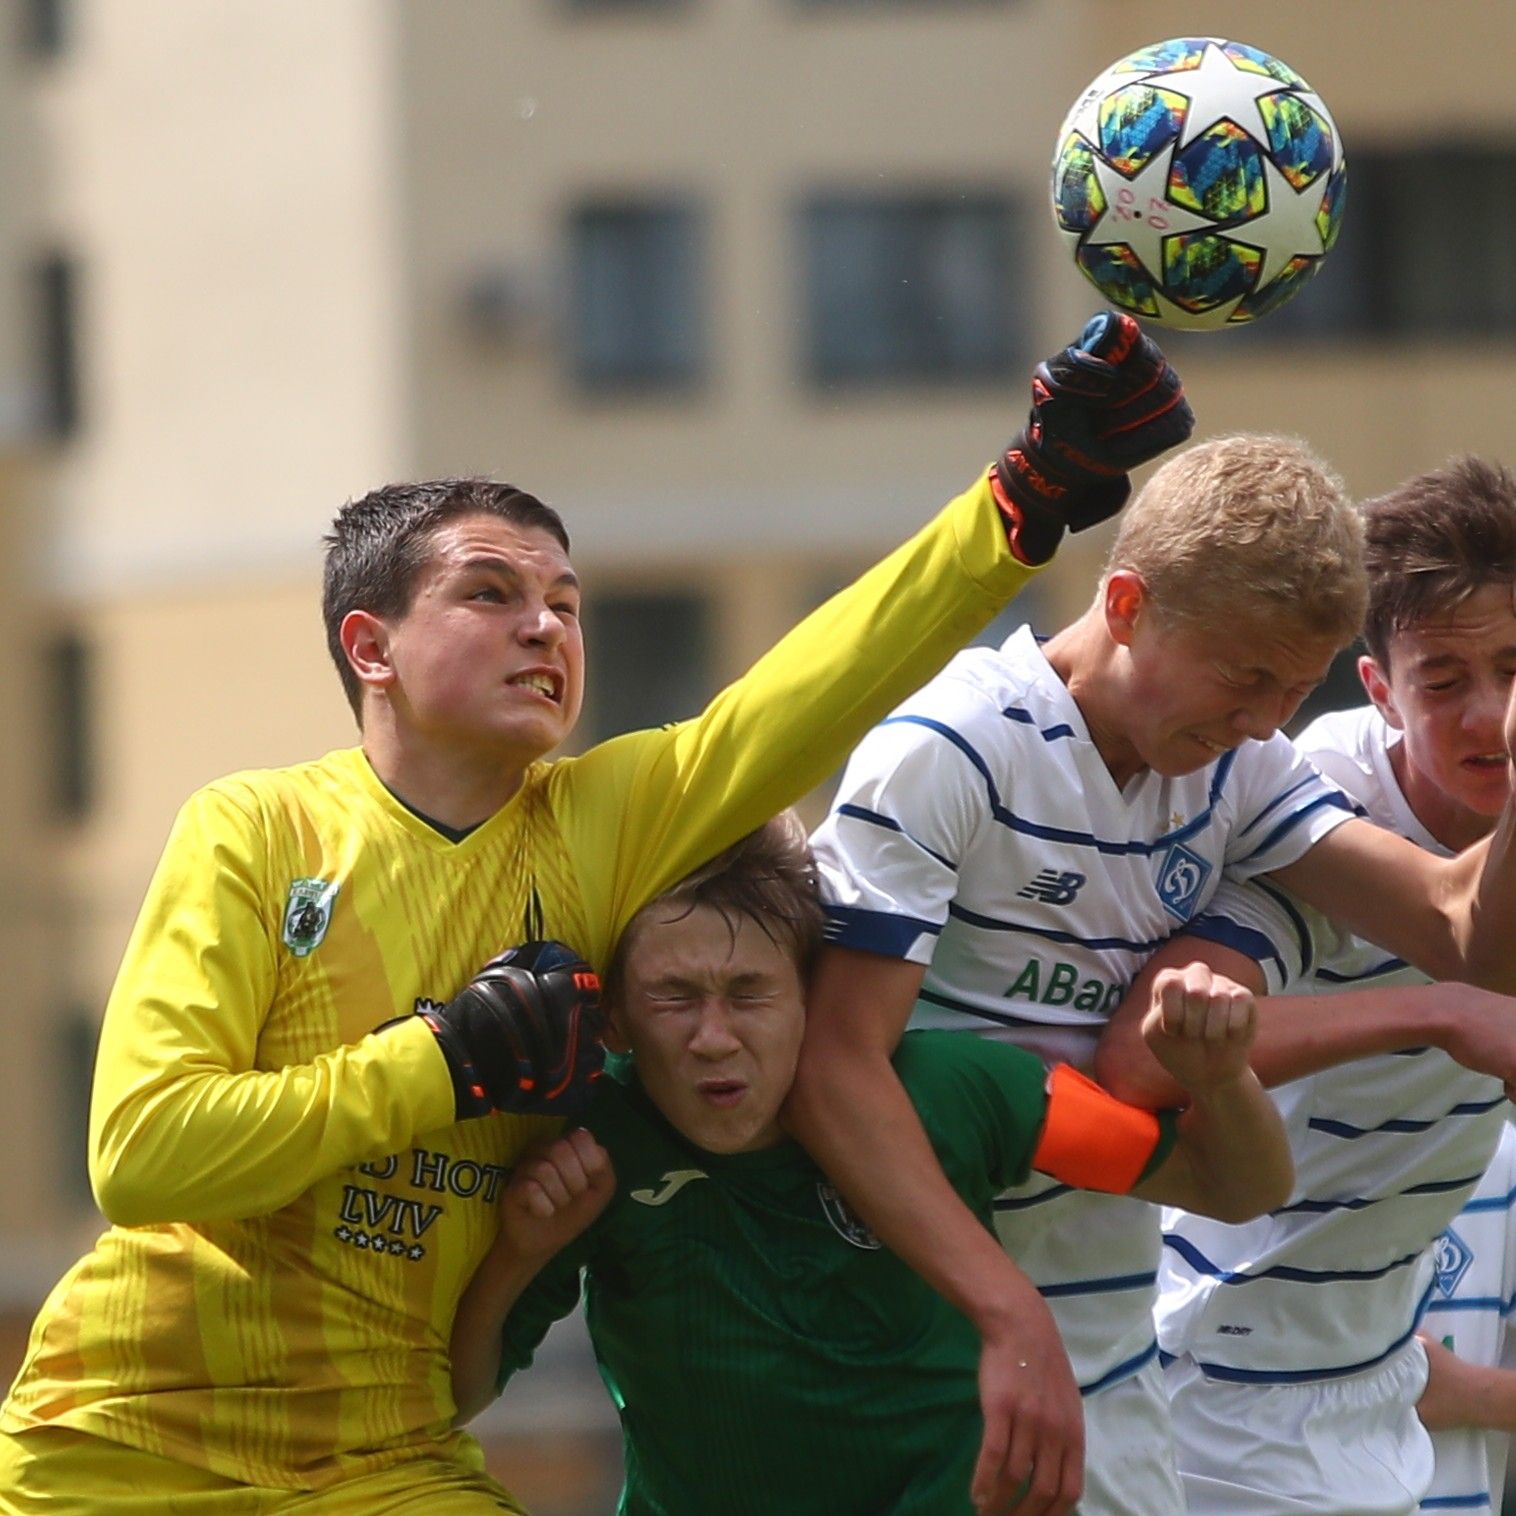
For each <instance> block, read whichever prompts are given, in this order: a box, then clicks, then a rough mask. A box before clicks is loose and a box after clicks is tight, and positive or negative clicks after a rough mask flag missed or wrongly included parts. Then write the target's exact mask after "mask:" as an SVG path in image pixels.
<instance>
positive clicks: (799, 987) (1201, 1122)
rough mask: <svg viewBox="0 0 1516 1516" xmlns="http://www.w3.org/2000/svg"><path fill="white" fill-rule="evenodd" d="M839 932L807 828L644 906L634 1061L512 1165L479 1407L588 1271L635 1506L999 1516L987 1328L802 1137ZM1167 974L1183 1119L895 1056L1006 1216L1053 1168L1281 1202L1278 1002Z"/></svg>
mask: <svg viewBox="0 0 1516 1516" xmlns="http://www.w3.org/2000/svg"><path fill="white" fill-rule="evenodd" d="M821 925H822V916H821V910H820V902H819V899H818V897H817V894H816V882H815V873H814V869H813V867H812V865H811V860H810V855H809V851H808V849H807V848H806V845H805V833H804V829H803V828H802V827H801V826H800V823H799V822H798V820H796V819H795V818H794V817H793V816H781V817H779V818H777V819H776V820H775V821H773V822H770V823H769V824H768V825H767V826H766V827H764V828H762V829H760V830H759V831H758V832H755V833H754V834H753V835H752V836H750V837H748V838H746V839H744V840H743V841H742V842H741V843H739V844H737V845H736V846H735V847H733V848H732V849H730V850H729V851H728V852H727V853H725V854H723V855H721V856H720V857H719V858H717V859H716V860H715V861H714V862H713V863H711V864H708V865H707V866H706V867H705V868H703V869H700V870H698V871H697V872H696V873H695V874H694V875H693V876H692V877H691V878H690V879H688V880H685V881H684V882H682V883H680V884H678V885H676V886H675V887H674V888H673V889H672V890H670V891H669V892H668V893H667V894H665V895H663V896H661V897H660V898H658V899H657V900H655V901H653V902H652V904H650V905H648V906H647V907H645V908H644V909H643V910H642V911H641V912H639V914H638V915H637V916H636V917H634V918H633V920H632V923H631V925H630V926H628V928H627V930H626V932H625V934H624V935H623V937H622V939H621V943H620V945H619V947H618V948H617V953H616V960H615V962H614V964H613V966H612V970H611V973H610V975H609V976H608V980H607V1002H608V1004H609V1006H610V1009H611V1016H612V1025H613V1027H614V1028H615V1030H616V1033H617V1035H618V1036H619V1038H620V1039H621V1041H622V1043H623V1044H624V1045H625V1046H627V1047H629V1048H630V1050H631V1053H632V1066H631V1068H630V1070H628V1071H626V1072H624V1073H623V1074H621V1075H620V1076H619V1077H618V1078H617V1079H615V1080H610V1079H608V1080H605V1081H603V1082H602V1084H601V1085H600V1087H599V1088H598V1089H597V1090H596V1093H595V1098H594V1101H593V1103H592V1105H591V1107H590V1110H589V1112H588V1114H587V1115H586V1117H585V1127H584V1129H583V1130H579V1131H575V1132H572V1133H570V1134H569V1135H568V1136H567V1137H565V1138H562V1139H560V1140H559V1141H558V1142H557V1143H555V1144H553V1146H552V1147H550V1148H549V1149H548V1150H547V1151H546V1152H545V1153H543V1154H541V1155H539V1156H537V1157H536V1158H534V1159H532V1160H529V1161H526V1162H524V1163H523V1164H522V1165H521V1166H520V1167H519V1168H518V1169H517V1171H516V1173H515V1174H513V1175H512V1178H511V1180H510V1183H509V1185H508V1186H507V1188H506V1191H505V1195H504V1199H503V1202H502V1207H501V1218H502V1224H501V1232H500V1236H499V1238H498V1239H497V1241H496V1244H495V1246H494V1248H493V1249H492V1250H491V1252H490V1254H489V1255H488V1257H487V1258H486V1259H485V1262H484V1263H483V1264H482V1265H481V1267H480V1270H479V1272H478V1274H477V1275H476V1276H475V1278H474V1281H473V1282H472V1284H471V1285H470V1286H469V1289H468V1291H467V1293H466V1294H465V1296H464V1300H463V1303H462V1305H461V1306H460V1308H459V1312H458V1319H457V1322H456V1324H455V1326H454V1331H453V1383H454V1387H455V1393H456V1395H457V1399H458V1407H459V1414H460V1416H462V1417H467V1416H470V1415H472V1414H473V1413H474V1412H475V1411H477V1410H478V1409H479V1408H480V1406H482V1405H483V1404H484V1403H485V1402H486V1401H487V1400H488V1399H489V1397H490V1396H491V1394H492V1393H493V1392H494V1389H495V1386H496V1383H497V1381H499V1380H501V1379H502V1378H503V1377H504V1376H508V1375H509V1374H510V1373H511V1372H512V1371H513V1370H515V1369H516V1368H518V1367H520V1366H521V1365H522V1364H524V1363H526V1362H528V1361H529V1360H530V1357H531V1353H532V1350H533V1348H535V1346H536V1344H537V1342H538V1341H539V1340H540V1339H541V1337H542V1335H543V1333H544V1332H545V1330H546V1329H547V1327H548V1325H549V1323H550V1322H552V1321H553V1320H555V1319H557V1318H558V1317H560V1316H563V1315H566V1314H567V1313H568V1311H570V1310H571V1309H572V1308H573V1306H574V1304H575V1302H576V1301H577V1300H578V1298H579V1272H580V1269H581V1267H582V1268H583V1269H584V1271H585V1279H586V1299H587V1305H586V1309H587V1314H588V1320H589V1328H590V1336H591V1339H592V1341H593V1343H594V1347H595V1353H596V1356H597V1358H598V1359H599V1363H600V1369H601V1373H602V1375H603V1377H604V1379H605V1381H606V1384H607V1386H608V1387H609V1388H610V1391H611V1395H612V1398H613V1399H614V1401H615V1403H616V1407H617V1410H618V1412H619V1414H620V1417H621V1423H622V1429H623V1432H624V1437H625V1462H626V1489H625V1493H624V1495H623V1497H622V1501H621V1506H620V1509H621V1511H622V1512H623V1513H624V1516H654V1513H656V1516H707V1513H710V1512H714V1511H720V1512H723V1513H727V1516H770V1513H772V1512H779V1511H782V1512H787V1513H789V1512H793V1513H816V1516H820V1513H823V1512H824V1513H826V1516H884V1513H894V1512H899V1513H905V1512H922V1513H931V1516H955V1513H963V1516H967V1513H968V1512H969V1511H970V1510H971V1509H972V1508H973V1507H972V1503H971V1498H970V1490H969V1486H970V1479H971V1476H972V1474H973V1470H974V1462H975V1457H976V1453H977V1449H978V1446H979V1439H980V1431H981V1428H980V1421H979V1407H978V1396H977V1393H976V1388H975V1376H976V1368H977V1359H978V1339H977V1336H976V1334H975V1332H974V1329H973V1327H972V1326H970V1324H969V1323H968V1321H967V1320H965V1319H964V1317H962V1316H961V1315H959V1314H958V1312H957V1311H955V1310H954V1309H953V1308H952V1307H951V1306H949V1305H948V1304H947V1303H946V1302H945V1301H944V1300H943V1299H942V1298H941V1296H939V1295H937V1294H936V1293H935V1292H934V1291H933V1290H932V1289H931V1288H930V1287H929V1286H928V1285H926V1284H925V1283H924V1282H923V1281H922V1280H921V1279H920V1278H919V1277H918V1276H917V1275H916V1274H914V1273H913V1272H912V1271H911V1270H910V1268H908V1267H907V1266H906V1265H905V1264H904V1263H902V1262H901V1261H900V1260H899V1259H898V1258H896V1257H895V1256H894V1255H893V1254H892V1253H890V1252H888V1251H886V1250H884V1249H882V1248H881V1247H880V1245H879V1243H878V1241H877V1239H876V1238H874V1236H873V1235H872V1234H871V1233H870V1232H869V1230H868V1228H867V1227H865V1226H864V1225H862V1223H860V1222H859V1221H858V1220H857V1218H856V1217H855V1216H853V1214H852V1213H851V1212H850V1211H849V1210H848V1208H847V1206H846V1205H845V1204H844V1203H843V1202H842V1200H841V1199H840V1197H839V1196H838V1195H837V1192H836V1191H835V1190H834V1189H833V1188H832V1186H831V1185H830V1184H828V1183H827V1181H826V1179H825V1177H824V1176H823V1174H822V1173H821V1170H820V1169H818V1168H817V1167H816V1165H815V1164H814V1163H813V1162H812V1161H811V1159H810V1158H809V1157H808V1156H807V1155H806V1154H805V1152H804V1150H803V1149H801V1148H800V1147H799V1146H798V1145H797V1144H795V1143H794V1142H793V1141H791V1140H788V1139H787V1138H786V1137H785V1135H784V1133H783V1131H782V1130H781V1128H780V1125H779V1108H780V1104H781V1102H782V1101H783V1100H784V1097H785V1095H786V1093H787V1092H788V1089H789V1083H790V1079H791V1077H792V1076H793V1074H794V1070H795V1060H796V1058H797V1056H798V1054H799V1051H800V1041H801V1037H802V1035H803V1033H804V1029H805V998H804V985H805V971H806V968H807V965H808V964H809V962H810V960H811V959H812V958H813V957H814V954H815V949H816V947H817V945H818V944H819V942H820V937H821ZM1170 979H1171V981H1173V983H1172V986H1171V987H1165V986H1160V987H1159V988H1158V990H1157V991H1156V992H1155V997H1154V1001H1155V1004H1154V1007H1153V1009H1152V1011H1151V1014H1150V1015H1149V1017H1148V1020H1147V1024H1146V1027H1145V1032H1146V1035H1147V1036H1148V1038H1149V1039H1150V1045H1151V1046H1152V1047H1153V1049H1154V1052H1155V1054H1156V1056H1157V1057H1158V1058H1159V1060H1160V1061H1161V1062H1162V1064H1163V1066H1164V1067H1166V1068H1168V1069H1169V1070H1170V1071H1171V1072H1172V1073H1173V1074H1174V1076H1175V1077H1176V1079H1177V1080H1178V1082H1179V1083H1180V1085H1181V1086H1183V1087H1184V1090H1185V1099H1186V1100H1187V1102H1188V1109H1187V1111H1186V1112H1185V1113H1184V1114H1183V1115H1182V1116H1181V1117H1179V1118H1178V1121H1177V1125H1176V1122H1175V1120H1174V1117H1173V1114H1172V1113H1169V1114H1168V1115H1166V1116H1164V1117H1163V1118H1161V1119H1160V1118H1157V1117H1154V1116H1153V1115H1152V1114H1150V1113H1148V1112H1146V1111H1136V1110H1134V1109H1133V1108H1131V1107H1129V1106H1123V1105H1121V1104H1119V1103H1118V1102H1117V1101H1115V1100H1114V1099H1112V1098H1111V1097H1110V1096H1109V1095H1107V1094H1106V1093H1105V1092H1104V1091H1103V1090H1099V1089H1097V1088H1096V1087H1095V1086H1094V1085H1092V1084H1089V1083H1088V1082H1087V1081H1085V1080H1083V1079H1082V1078H1081V1076H1079V1075H1078V1074H1076V1073H1074V1072H1073V1071H1072V1070H1070V1069H1068V1068H1067V1067H1060V1068H1058V1069H1055V1070H1054V1071H1053V1072H1052V1074H1051V1075H1049V1072H1048V1070H1047V1068H1046V1067H1045V1066H1044V1065H1043V1063H1042V1061H1041V1059H1039V1058H1036V1057H1034V1056H1033V1055H1032V1054H1030V1053H1027V1052H1024V1051H1023V1050H1021V1049H1020V1048H1014V1047H1009V1046H1007V1045H1005V1044H1002V1043H993V1042H989V1041H987V1040H985V1039H981V1038H970V1037H956V1036H953V1035H951V1034H948V1033H943V1032H920V1033H912V1034H910V1035H909V1036H907V1037H906V1038H905V1040H904V1041H903V1042H902V1044H901V1046H900V1050H899V1052H898V1053H897V1055H896V1060H895V1067H896V1069H897V1070H898V1072H899V1074H900V1077H901V1080H902V1081H903V1083H904V1085H905V1087H906V1089H907V1090H908V1091H909V1092H910V1095H911V1098H912V1100H913V1101H914V1103H915V1106H916V1109H917V1110H918V1111H919V1112H920V1113H921V1118H922V1120H923V1122H924V1123H925V1124H926V1127H927V1129H928V1131H929V1132H930V1133H931V1135H932V1139H933V1142H934V1144H935V1147H936V1151H937V1152H938V1154H939V1155H940V1157H941V1159H942V1162H943V1165H944V1167H945V1168H946V1171H947V1173H948V1175H949V1176H950V1177H951V1179H952V1181H953V1183H954V1185H955V1186H956V1187H957V1188H958V1190H959V1192H960V1193H961V1194H962V1195H963V1196H964V1197H965V1199H966V1200H967V1202H968V1204H969V1205H970V1206H971V1207H972V1208H973V1210H974V1212H975V1214H976V1215H977V1216H978V1217H979V1220H980V1223H981V1224H982V1225H983V1226H985V1227H988V1225H989V1217H990V1204H991V1200H992V1197H993V1196H994V1195H995V1194H997V1193H998V1192H999V1191H1000V1190H1002V1189H1004V1188H1005V1186H1006V1185H1008V1184H1011V1183H1015V1182H1017V1181H1019V1180H1021V1179H1024V1178H1025V1177H1026V1174H1027V1172H1028V1170H1029V1169H1030V1168H1034V1167H1035V1168H1037V1169H1039V1170H1042V1171H1044V1172H1046V1173H1049V1174H1052V1175H1055V1176H1057V1177H1058V1179H1059V1180H1060V1181H1062V1182H1065V1183H1068V1184H1076V1185H1079V1184H1082V1185H1091V1186H1094V1187H1096V1188H1101V1189H1107V1190H1115V1191H1121V1192H1130V1193H1131V1194H1134V1195H1137V1196H1140V1197H1142V1198H1144V1199H1147V1200H1159V1201H1162V1200H1173V1199H1174V1198H1175V1197H1177V1196H1185V1197H1187V1199H1186V1200H1185V1201H1184V1203H1185V1204H1187V1205H1190V1206H1193V1207H1196V1208H1199V1209H1202V1210H1214V1211H1215V1212H1216V1213H1217V1214H1220V1215H1225V1216H1231V1217H1234V1218H1235V1217H1239V1216H1246V1215H1255V1214H1257V1213H1259V1212H1260V1211H1263V1210H1265V1209H1266V1208H1267V1207H1269V1206H1271V1205H1275V1204H1277V1203H1278V1202H1279V1201H1280V1200H1281V1199H1282V1198H1283V1197H1284V1195H1285V1193H1286V1192H1287V1190H1288V1188H1289V1164H1288V1160H1287V1157H1286V1143H1285V1135H1284V1129H1283V1127H1282V1126H1281V1125H1280V1124H1279V1122H1278V1121H1277V1119H1276V1118H1275V1116H1274V1113H1273V1111H1272V1110H1271V1108H1270V1104H1269V1100H1268V1097H1267V1096H1266V1095H1265V1094H1264V1092H1263V1089H1262V1087H1261V1086H1260V1085H1259V1084H1258V1082H1257V1080H1256V1079H1255V1078H1254V1077H1253V1076H1252V1075H1251V1074H1250V1073H1248V1071H1247V1047H1248V1043H1249V1042H1250V1040H1251V1037H1252V1026H1253V1015H1254V1007H1253V1001H1252V997H1251V996H1249V995H1246V994H1243V993H1241V992H1237V991H1235V990H1234V987H1233V986H1231V985H1229V984H1227V983H1226V982H1224V981H1221V980H1220V979H1219V978H1218V979H1217V980H1216V981H1214V982H1213V981H1211V980H1209V979H1207V980H1206V982H1205V985H1204V988H1203V989H1202V990H1199V991H1197V992H1195V993H1192V994H1190V995H1189V996H1188V997H1186V996H1185V994H1184V988H1183V985H1182V983H1181V976H1179V975H1178V974H1174V975H1171V976H1170ZM1165 999H1166V1000H1167V1001H1168V1002H1169V1003H1168V1005H1167V1007H1166V1010H1165V1009H1160V1007H1159V1002H1161V1001H1164V1000H1165ZM1166 1027H1172V1030H1166ZM1176 1138H1177V1140H1176ZM607 1155H608V1161H607ZM612 1171H614V1177H612ZM612 1189H614V1197H613V1198H612V1196H611V1191H612ZM607 1202H608V1204H607ZM602 1206H604V1207H605V1208H604V1209H603V1210H602V1209H601V1207H602ZM581 1232H582V1235H580V1234H581ZM560 1246H561V1247H562V1248H563V1251H562V1252H558V1254H557V1256H556V1257H552V1256H551V1255H553V1254H554V1253H555V1252H557V1250H558V1248H559V1247H560ZM550 1258H551V1261H548V1260H549V1259H550ZM539 1269H540V1270H541V1273H540V1274H538V1272H537V1271H538V1270H539ZM534 1275H535V1276H536V1277H535V1278H534V1277H533V1276H534ZM528 1281H531V1282H530V1283H529V1284H528ZM523 1289H524V1293H523ZM980 1509H982V1510H983V1509H989V1507H980ZM993 1509H995V1510H997V1511H999V1510H1002V1509H1004V1507H1002V1506H999V1505H996V1506H995V1507H993Z"/></svg>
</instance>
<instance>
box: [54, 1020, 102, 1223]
mask: <svg viewBox="0 0 1516 1516" xmlns="http://www.w3.org/2000/svg"><path fill="white" fill-rule="evenodd" d="M54 1025H55V1028H56V1032H55V1035H56V1039H57V1040H56V1043H55V1052H54V1057H55V1058H56V1059H57V1067H58V1079H57V1084H56V1089H57V1091H58V1103H57V1107H56V1109H57V1112H58V1139H57V1140H58V1149H59V1154H60V1156H61V1158H62V1164H61V1168H62V1170H63V1175H64V1184H65V1185H66V1187H67V1189H68V1192H69V1194H71V1195H72V1196H73V1197H74V1198H75V1199H77V1200H80V1201H92V1200H93V1198H94V1197H93V1196H92V1195H91V1193H90V1184H89V1101H90V1088H91V1086H92V1085H93V1083H94V1078H95V1046H96V1044H97V1043H98V1042H99V1040H100V1026H99V1023H98V1022H97V1021H96V1019H95V1017H93V1016H92V1015H90V1013H89V1012H88V1011H85V1010H81V1009H79V1008H78V1007H73V1008H70V1009H69V1010H67V1011H65V1012H64V1013H63V1014H62V1015H61V1016H60V1017H59V1018H58V1020H57V1022H56V1023H55V1024H54Z"/></svg>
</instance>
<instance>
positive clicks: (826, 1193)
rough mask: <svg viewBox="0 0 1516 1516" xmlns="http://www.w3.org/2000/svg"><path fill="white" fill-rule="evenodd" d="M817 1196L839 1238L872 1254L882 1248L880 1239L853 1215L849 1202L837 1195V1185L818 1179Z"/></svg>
mask: <svg viewBox="0 0 1516 1516" xmlns="http://www.w3.org/2000/svg"><path fill="white" fill-rule="evenodd" d="M816 1195H817V1197H818V1199H820V1201H821V1210H822V1214H823V1215H824V1216H825V1217H826V1219H827V1220H828V1221H830V1222H831V1224H832V1230H833V1231H834V1232H836V1233H837V1235H838V1236H839V1237H841V1238H842V1239H843V1240H844V1241H846V1242H851V1243H852V1244H853V1246H854V1247H855V1248H865V1249H867V1250H868V1251H869V1252H871V1253H872V1252H874V1251H876V1250H877V1249H878V1248H879V1247H880V1245H881V1244H880V1242H879V1239H878V1238H877V1237H876V1236H875V1235H874V1234H873V1232H871V1231H870V1230H869V1229H868V1227H866V1226H865V1225H864V1224H863V1222H862V1221H860V1220H859V1219H858V1217H857V1216H855V1215H854V1214H853V1212H852V1210H851V1209H850V1208H849V1206H848V1203H847V1201H845V1200H844V1199H843V1198H842V1196H841V1195H839V1194H838V1193H837V1188H836V1186H835V1185H831V1184H828V1183H827V1182H826V1180H824V1179H818V1180H817V1181H816Z"/></svg>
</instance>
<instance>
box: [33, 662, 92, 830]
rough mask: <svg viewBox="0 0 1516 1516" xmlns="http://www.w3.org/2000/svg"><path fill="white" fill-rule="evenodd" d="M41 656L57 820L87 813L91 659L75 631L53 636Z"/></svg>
mask: <svg viewBox="0 0 1516 1516" xmlns="http://www.w3.org/2000/svg"><path fill="white" fill-rule="evenodd" d="M45 656H46V660H47V689H48V692H49V717H50V726H51V731H50V733H49V736H50V739H51V741H50V752H51V755H52V762H51V763H49V765H48V774H49V779H50V782H51V786H52V796H51V799H52V810H53V814H54V815H55V816H57V817H59V818H60V819H61V820H64V821H78V820H80V819H81V818H83V817H84V816H86V815H88V813H89V809H90V805H91V803H92V802H93V800H94V794H95V761H94V758H95V755H94V746H95V744H94V722H93V719H92V715H93V709H94V659H93V657H92V650H91V648H90V645H89V644H88V643H87V642H86V641H85V640H84V638H83V637H81V636H79V635H78V633H76V632H66V633H64V634H63V635H62V636H60V637H55V638H54V639H53V641H52V642H51V643H50V644H49V645H48V646H47V648H46V650H45Z"/></svg>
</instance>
